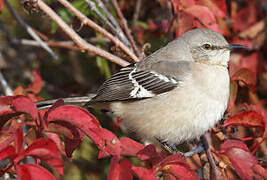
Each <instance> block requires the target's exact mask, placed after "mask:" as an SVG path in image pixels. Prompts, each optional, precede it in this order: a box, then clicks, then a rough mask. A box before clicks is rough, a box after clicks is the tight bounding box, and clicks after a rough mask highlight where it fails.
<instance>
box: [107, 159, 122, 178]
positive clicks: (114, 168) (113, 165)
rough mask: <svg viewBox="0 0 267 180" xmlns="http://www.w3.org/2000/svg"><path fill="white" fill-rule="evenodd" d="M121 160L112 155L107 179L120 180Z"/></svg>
mask: <svg viewBox="0 0 267 180" xmlns="http://www.w3.org/2000/svg"><path fill="white" fill-rule="evenodd" d="M119 160H120V159H119V158H118V157H117V156H113V157H112V159H111V162H110V167H109V172H108V178H107V180H119V179H120V175H119V173H120V167H119V166H120V165H119Z"/></svg>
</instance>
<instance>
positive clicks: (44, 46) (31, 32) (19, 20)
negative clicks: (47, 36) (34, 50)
mask: <svg viewBox="0 0 267 180" xmlns="http://www.w3.org/2000/svg"><path fill="white" fill-rule="evenodd" d="M4 2H5V5H6V7H7V9H8V10H9V12H10V13H11V14H12V15H13V16H14V18H15V19H16V20H17V21H18V23H19V24H20V25H22V26H23V27H24V28H25V29H26V31H27V32H28V33H29V34H30V36H31V37H32V38H33V39H34V40H35V41H37V42H38V43H39V44H40V46H41V47H42V48H43V49H45V50H46V51H47V52H48V53H49V54H50V55H51V56H52V57H53V58H54V59H58V57H57V55H56V54H55V53H54V52H53V50H52V49H51V48H50V47H48V46H47V44H46V43H45V42H43V41H42V40H41V39H40V37H39V36H38V35H37V34H36V33H35V32H34V31H33V29H32V28H31V27H30V26H29V25H28V24H26V23H25V22H24V21H23V19H22V18H21V17H20V16H19V15H18V14H17V13H16V12H15V11H14V10H13V8H12V7H11V5H10V4H9V2H8V1H7V0H4Z"/></svg>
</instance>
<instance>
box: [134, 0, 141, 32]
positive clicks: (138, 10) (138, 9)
mask: <svg viewBox="0 0 267 180" xmlns="http://www.w3.org/2000/svg"><path fill="white" fill-rule="evenodd" d="M141 4H142V0H137V2H136V4H135V9H134V15H133V20H132V28H134V27H135V26H136V22H137V20H138V18H139V13H140V8H141Z"/></svg>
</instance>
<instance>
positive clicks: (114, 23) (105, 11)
mask: <svg viewBox="0 0 267 180" xmlns="http://www.w3.org/2000/svg"><path fill="white" fill-rule="evenodd" d="M96 3H97V4H98V6H99V7H100V8H101V9H102V10H103V11H104V13H105V14H106V16H107V18H108V19H109V20H110V22H111V23H112V24H113V25H114V26H115V27H116V35H117V36H118V37H119V39H120V40H121V41H122V42H123V43H124V44H126V45H127V46H130V42H129V41H128V39H127V38H126V36H125V35H124V33H123V31H122V29H121V27H120V25H119V23H118V22H117V21H116V19H115V18H114V17H113V15H112V14H110V12H109V11H108V10H107V8H106V6H105V5H104V3H103V2H102V1H101V0H96Z"/></svg>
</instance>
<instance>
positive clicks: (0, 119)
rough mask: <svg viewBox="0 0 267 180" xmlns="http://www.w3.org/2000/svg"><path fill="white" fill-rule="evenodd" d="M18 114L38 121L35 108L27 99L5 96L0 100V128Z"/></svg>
mask: <svg viewBox="0 0 267 180" xmlns="http://www.w3.org/2000/svg"><path fill="white" fill-rule="evenodd" d="M19 113H26V114H29V115H31V117H32V118H33V119H34V120H35V121H36V120H37V119H38V110H37V107H36V105H35V104H34V103H33V102H32V101H31V100H30V99H29V98H27V97H25V96H5V97H1V98H0V127H2V126H3V125H4V124H5V123H6V121H7V120H9V119H11V118H12V117H13V116H17V115H18V114H19Z"/></svg>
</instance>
